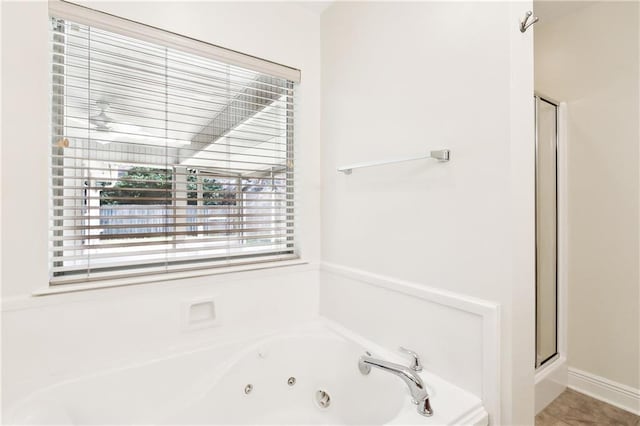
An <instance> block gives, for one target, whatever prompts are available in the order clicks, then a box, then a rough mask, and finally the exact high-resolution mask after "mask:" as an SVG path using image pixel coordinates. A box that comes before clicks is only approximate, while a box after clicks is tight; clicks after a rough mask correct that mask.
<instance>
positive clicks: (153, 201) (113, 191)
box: [100, 167, 235, 205]
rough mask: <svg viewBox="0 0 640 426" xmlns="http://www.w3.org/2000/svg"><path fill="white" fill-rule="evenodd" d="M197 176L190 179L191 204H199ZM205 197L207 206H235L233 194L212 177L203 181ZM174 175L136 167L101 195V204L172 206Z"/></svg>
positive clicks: (188, 184) (167, 171)
mask: <svg viewBox="0 0 640 426" xmlns="http://www.w3.org/2000/svg"><path fill="white" fill-rule="evenodd" d="M196 181H197V176H196V174H195V173H193V174H190V175H189V176H187V182H188V183H187V191H188V192H187V198H190V199H192V200H188V201H187V204H188V205H196V204H197V200H196V198H197V192H196V191H197V184H196ZM202 182H203V185H202V189H203V192H202V198H204V202H203V204H205V205H221V204H224V205H229V204H235V200H234V199H233V198H234V197H235V194H234V193H233V191H227V190H224V187H223V186H222V185H221V184H220V183H218V182H217V181H216V180H215V179H212V178H203V179H202ZM172 188H173V174H172V171H171V170H164V169H155V168H150V167H132V168H131V169H129V170H127V172H126V173H125V174H124V175H123V176H122V177H121V178H120V179H119V180H118V181H116V182H115V184H114V185H113V186H112V187H110V188H105V189H103V190H102V191H101V193H100V204H101V205H170V204H171V203H172V200H171V197H172V195H173V194H172Z"/></svg>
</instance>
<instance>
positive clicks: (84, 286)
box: [31, 259, 309, 296]
mask: <svg viewBox="0 0 640 426" xmlns="http://www.w3.org/2000/svg"><path fill="white" fill-rule="evenodd" d="M308 263H309V262H308V261H306V260H302V259H292V260H282V261H278V262H269V263H266V262H265V263H256V264H252V265H240V266H229V267H223V268H212V269H200V270H194V271H188V272H170V273H162V274H150V275H144V276H139V277H129V278H120V279H112V280H101V281H93V282H87V283H78V284H60V285H50V286H48V287H45V288H42V289H37V290H34V291H33V292H32V293H31V295H32V296H47V295H52V294H62V293H72V292H78V291H87V290H98V289H103V288H113V287H123V286H129V285H136V284H149V283H158V282H165V281H173V280H180V279H187V278H195V277H203V276H209V275H223V274H235V273H239V272H249V271H257V270H264V269H277V268H284V267H290V266H297V265H306V264H308Z"/></svg>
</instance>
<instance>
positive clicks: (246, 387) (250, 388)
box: [244, 383, 253, 395]
mask: <svg viewBox="0 0 640 426" xmlns="http://www.w3.org/2000/svg"><path fill="white" fill-rule="evenodd" d="M252 390H253V385H252V384H251V383H249V384H248V385H247V386H245V387H244V393H245V395H249V394H250V393H251V391H252Z"/></svg>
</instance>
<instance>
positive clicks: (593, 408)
mask: <svg viewBox="0 0 640 426" xmlns="http://www.w3.org/2000/svg"><path fill="white" fill-rule="evenodd" d="M577 425H621V426H640V416H636V415H635V414H632V413H630V412H628V411H625V410H622V409H620V408H617V407H614V406H613V405H610V404H607V403H605V402H602V401H599V400H597V399H594V398H591V397H589V396H587V395H584V394H581V393H579V392H576V391H574V390H571V389H567V390H566V391H564V392H563V393H562V394H561V395H560V396H559V397H558V398H556V399H555V400H554V401H553V402H552V403H551V404H549V405H548V406H547V408H545V409H544V410H542V411H541V412H540V414H538V415H537V416H536V426H577Z"/></svg>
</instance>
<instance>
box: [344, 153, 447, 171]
mask: <svg viewBox="0 0 640 426" xmlns="http://www.w3.org/2000/svg"><path fill="white" fill-rule="evenodd" d="M450 156H451V151H449V150H448V149H439V150H436V151H431V152H429V154H427V155H419V156H417V157H402V158H396V159H393V160H382V161H368V162H365V163H357V164H351V165H349V166H343V167H338V171H339V172H342V173H344V174H345V175H350V174H351V172H353V169H361V168H364V167H373V166H384V165H386V164H394V163H404V162H405V161H415V160H424V159H427V158H432V159H434V160H438V161H442V162H446V161H449V159H450Z"/></svg>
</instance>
